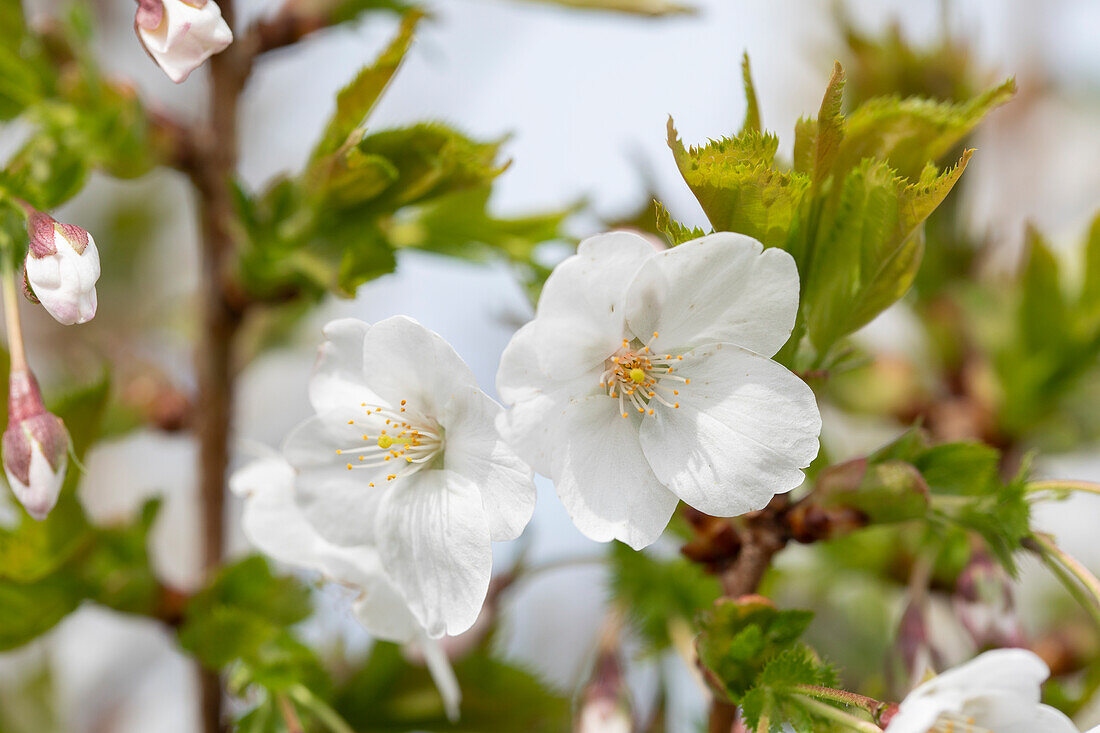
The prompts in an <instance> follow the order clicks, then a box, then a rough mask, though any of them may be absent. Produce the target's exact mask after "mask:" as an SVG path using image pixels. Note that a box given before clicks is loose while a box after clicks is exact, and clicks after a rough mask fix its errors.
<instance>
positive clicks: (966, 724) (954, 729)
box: [928, 713, 993, 733]
mask: <svg viewBox="0 0 1100 733" xmlns="http://www.w3.org/2000/svg"><path fill="white" fill-rule="evenodd" d="M928 733H993V731H991V730H990V729H989V728H983V727H982V726H980V725H975V724H974V718H972V717H969V716H968V717H963V716H962V715H958V714H956V713H942V714H941V715H940V717H939V718H937V719H936V724H935V725H934V726H932V729H931V730H930V731H928Z"/></svg>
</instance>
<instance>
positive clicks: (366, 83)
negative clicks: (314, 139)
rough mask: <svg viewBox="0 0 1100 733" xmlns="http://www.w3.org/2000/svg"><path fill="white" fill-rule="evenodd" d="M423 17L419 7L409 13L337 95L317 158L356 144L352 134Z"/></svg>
mask: <svg viewBox="0 0 1100 733" xmlns="http://www.w3.org/2000/svg"><path fill="white" fill-rule="evenodd" d="M423 17H424V14H423V13H422V12H421V11H419V10H412V11H409V12H408V13H406V14H405V17H404V18H403V19H402V21H401V27H400V29H399V30H398V32H397V35H396V36H395V37H394V39H393V40H392V41H390V45H389V46H388V47H386V49H385V50H384V51H383V52H382V54H381V55H380V56H379V57H378V58H377V59H375V61H374V63H373V64H372V65H370V66H367V67H364V68H363V69H362V71H360V72H359V73H358V74H357V75H356V77H355V79H353V80H352V81H351V82H350V83H349V84H348V85H347V86H345V87H344V88H343V89H341V90H340V92H339V93H338V94H337V95H336V111H335V112H334V113H333V115H332V118H331V119H330V120H329V123H328V126H327V127H326V128H325V131H324V133H323V134H322V135H321V139H320V141H319V142H318V143H317V147H316V148H315V149H314V151H313V156H312V157H313V159H314V160H317V159H320V158H323V157H325V156H328V155H330V154H333V153H337V152H338V150H339V149H340V148H341V147H345V145H346V144H347V145H353V144H354V140H349V138H351V137H352V136H353V134H354V133H355V131H356V130H357V129H358V128H359V125H360V124H361V123H362V122H363V120H365V119H366V117H367V115H369V114H370V112H371V110H373V109H374V105H375V104H376V103H377V102H378V99H379V98H380V97H381V96H382V92H384V91H385V89H386V86H387V85H388V84H389V83H390V80H391V79H393V75H394V74H395V73H397V69H398V68H399V67H400V66H401V62H402V61H403V60H404V58H405V54H406V53H408V50H409V47H410V46H411V45H412V39H413V32H414V31H415V30H416V25H417V23H419V22H420V20H421V18H423Z"/></svg>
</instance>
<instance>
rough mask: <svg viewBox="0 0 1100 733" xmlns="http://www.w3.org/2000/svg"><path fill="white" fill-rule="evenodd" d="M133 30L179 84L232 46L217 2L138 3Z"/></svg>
mask: <svg viewBox="0 0 1100 733" xmlns="http://www.w3.org/2000/svg"><path fill="white" fill-rule="evenodd" d="M134 30H136V31H137V35H138V38H139V39H140V40H141V43H142V45H144V46H145V50H146V51H148V52H149V55H150V56H152V57H153V60H154V61H156V62H157V64H158V65H159V66H160V68H161V69H163V70H164V73H165V74H167V75H168V78H169V79H171V80H172V81H174V82H176V83H177V84H179V83H180V82H182V81H184V80H185V79H186V78H187V77H188V75H190V74H191V72H192V71H194V70H195V69H197V68H198V67H199V66H201V65H202V63H203V62H204V61H206V59H208V58H210V57H211V56H213V55H214V54H216V53H218V52H220V51H222V50H223V49H225V48H226V46H228V45H229V44H230V43H232V42H233V32H232V31H231V30H230V29H229V25H228V24H227V23H226V22H225V20H224V19H223V18H222V11H221V8H219V7H218V4H217V3H216V2H214V0H192V1H191V2H187V1H185V0H139V2H138V10H137V15H136V16H135V18H134Z"/></svg>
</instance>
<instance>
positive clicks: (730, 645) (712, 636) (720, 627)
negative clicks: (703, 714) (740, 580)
mask: <svg viewBox="0 0 1100 733" xmlns="http://www.w3.org/2000/svg"><path fill="white" fill-rule="evenodd" d="M812 619H813V613H811V612H810V611H781V610H779V609H777V608H775V606H773V605H772V604H771V603H770V602H769V601H767V600H766V599H764V598H762V597H759V596H748V597H745V598H743V599H740V600H735V599H732V598H720V599H718V600H717V601H716V602H715V603H714V604H713V605H712V606H711V607H710V609H708V610H706V611H704V612H703V613H701V614H700V616H699V620H698V626H699V630H700V633H699V636H698V637H697V638H696V640H695V648H696V652H697V653H698V655H699V662H700V664H701V665H702V666H703V668H704V670H705V671H706V672H707V678H708V681H709V682H710V683H711V686H712V687H714V688H715V690H716V691H718V692H719V693H720V694H723V695H725V696H726V697H727V698H728V699H729V701H730V702H733V703H738V702H740V700H741V698H742V696H743V695H744V694H745V693H746V692H748V690H749V689H751V688H752V687H754V686H755V685H756V684H757V679H758V677H759V676H760V674H761V672H762V671H763V670H764V669H765V666H766V665H767V664H768V662H770V661H771V660H772V659H773V658H774V657H776V656H777V655H778V654H780V653H781V652H783V651H784V650H787V649H790V648H791V647H793V646H794V645H795V644H796V642H797V640H798V638H799V637H800V636H801V635H802V633H803V632H804V631H805V630H806V627H807V626H809V624H810V621H811V620H812Z"/></svg>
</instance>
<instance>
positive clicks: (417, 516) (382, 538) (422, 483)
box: [375, 469, 493, 639]
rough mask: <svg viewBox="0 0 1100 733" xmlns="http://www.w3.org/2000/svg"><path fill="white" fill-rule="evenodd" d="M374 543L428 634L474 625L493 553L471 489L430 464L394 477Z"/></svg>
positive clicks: (453, 631)
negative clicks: (404, 476) (413, 472)
mask: <svg viewBox="0 0 1100 733" xmlns="http://www.w3.org/2000/svg"><path fill="white" fill-rule="evenodd" d="M375 533H376V536H377V545H378V548H379V552H380V554H381V557H382V566H383V568H384V569H385V571H386V574H387V575H388V576H389V577H390V578H393V580H394V582H395V583H396V584H397V586H398V587H399V588H400V589H401V593H402V595H403V596H404V597H405V600H406V601H407V602H408V604H409V608H411V609H412V612H413V614H414V615H415V616H416V617H417V619H418V620H419V621H420V623H421V624H422V625H423V626H424V628H425V630H426V632H427V634H428V636H430V637H431V638H433V639H437V638H439V637H441V636H443V635H444V634H450V635H451V636H455V635H457V634H461V633H462V632H463V631H465V630H466V629H468V628H470V627H471V626H473V624H474V621H476V620H477V616H478V614H479V613H481V606H482V604H483V603H484V601H485V594H486V593H487V592H488V590H489V577H490V575H491V573H492V564H493V553H492V547H491V544H490V543H491V539H490V533H489V521H488V518H487V517H486V516H485V511H484V509H483V507H482V503H481V494H480V492H479V491H478V489H477V487H476V486H474V485H473V484H472V483H471V482H470V481H468V480H467V479H465V478H464V477H462V476H461V475H459V474H456V473H454V472H453V471H447V470H443V469H430V470H422V471H418V472H417V473H415V474H412V475H411V476H408V477H406V478H403V479H398V480H397V481H394V482H393V484H392V486H390V487H389V488H388V489H387V490H386V492H385V494H383V496H382V501H381V502H380V503H379V506H378V513H377V521H376V523H375Z"/></svg>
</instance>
